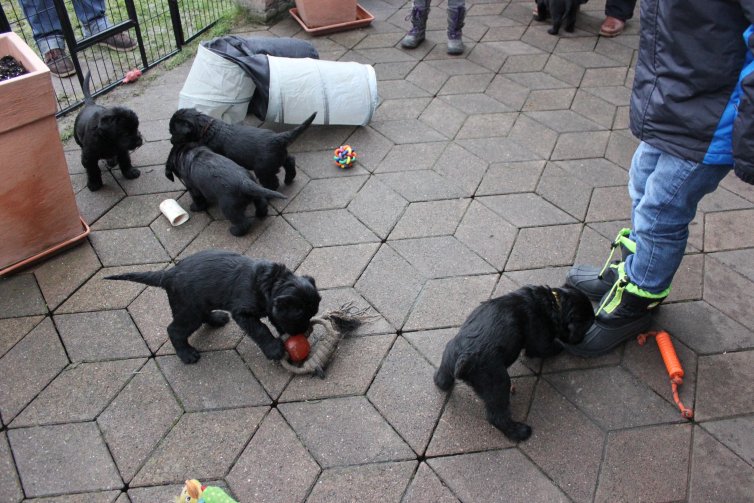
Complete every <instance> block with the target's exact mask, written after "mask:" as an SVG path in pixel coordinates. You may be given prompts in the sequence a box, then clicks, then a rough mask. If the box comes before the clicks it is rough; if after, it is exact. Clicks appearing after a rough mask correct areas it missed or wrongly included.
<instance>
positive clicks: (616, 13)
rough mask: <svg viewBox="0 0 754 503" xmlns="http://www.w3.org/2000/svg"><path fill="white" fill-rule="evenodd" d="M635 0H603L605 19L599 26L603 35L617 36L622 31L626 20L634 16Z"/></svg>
mask: <svg viewBox="0 0 754 503" xmlns="http://www.w3.org/2000/svg"><path fill="white" fill-rule="evenodd" d="M635 7H636V0H607V1H606V2H605V21H604V22H603V23H602V26H601V27H600V35H602V36H603V37H617V36H618V35H620V34H621V33H623V28H624V27H625V26H626V21H628V20H629V19H631V18H632V17H633V16H634V8H635Z"/></svg>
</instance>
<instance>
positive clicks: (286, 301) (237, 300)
mask: <svg viewBox="0 0 754 503" xmlns="http://www.w3.org/2000/svg"><path fill="white" fill-rule="evenodd" d="M107 279H117V280H128V281H136V282H137V283H143V284H145V285H150V286H157V287H160V288H164V289H165V291H166V292H167V294H168V301H169V302H170V309H171V310H172V312H173V322H172V323H170V325H168V335H169V336H170V342H172V343H173V347H174V348H175V352H176V353H177V354H178V357H179V358H180V359H181V360H182V361H183V363H194V362H196V361H198V360H199V357H200V354H199V352H198V351H197V350H196V349H194V348H193V347H191V345H190V344H189V343H188V338H189V336H190V335H191V334H192V333H193V332H195V331H196V330H197V329H198V328H199V327H200V326H201V325H202V323H206V324H208V325H210V326H212V327H221V326H223V325H225V324H226V323H227V322H228V319H229V318H228V314H227V313H222V312H217V310H222V311H229V312H230V315H231V316H232V317H233V319H234V320H235V322H236V323H238V325H239V326H240V327H241V328H242V329H243V330H244V331H245V332H246V333H247V334H248V335H249V336H250V337H251V338H252V339H253V340H254V342H256V343H257V344H258V345H259V348H260V349H261V350H262V352H263V353H264V355H265V356H266V357H267V358H269V359H270V360H279V359H281V358H282V357H283V355H284V354H285V349H284V346H283V342H282V341H281V340H280V339H279V338H275V337H274V336H273V335H272V332H270V329H269V328H267V326H266V325H265V324H264V323H262V322H261V321H260V318H263V317H265V316H266V317H267V319H268V320H270V323H272V325H273V326H274V327H275V329H276V330H277V331H278V332H279V333H280V334H283V333H287V334H299V333H303V332H305V331H306V330H307V329H308V328H309V320H311V319H312V317H313V316H314V315H316V314H317V311H318V310H319V301H320V296H319V292H317V286H316V285H315V283H314V279H313V278H311V277H309V276H296V275H294V274H293V273H292V272H291V271H290V270H289V269H288V268H287V267H286V266H284V265H283V264H277V263H274V262H269V261H267V260H254V259H252V258H249V257H247V256H245V255H239V254H237V253H232V252H227V251H223V250H205V251H201V252H199V253H195V254H194V255H191V256H190V257H187V258H186V259H184V260H181V261H180V262H179V263H178V265H176V266H175V267H173V268H171V269H168V270H167V271H151V272H132V273H127V274H119V275H116V276H108V277H107Z"/></svg>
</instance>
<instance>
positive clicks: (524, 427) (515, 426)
mask: <svg viewBox="0 0 754 503" xmlns="http://www.w3.org/2000/svg"><path fill="white" fill-rule="evenodd" d="M501 430H502V432H503V434H504V435H505V436H506V437H508V438H509V439H510V440H512V441H514V442H523V441H524V440H526V439H528V438H529V437H530V436H531V426H529V425H528V424H524V423H517V422H515V421H511V422H510V423H509V424H508V425H507V426H506V428H505V429H502V428H501Z"/></svg>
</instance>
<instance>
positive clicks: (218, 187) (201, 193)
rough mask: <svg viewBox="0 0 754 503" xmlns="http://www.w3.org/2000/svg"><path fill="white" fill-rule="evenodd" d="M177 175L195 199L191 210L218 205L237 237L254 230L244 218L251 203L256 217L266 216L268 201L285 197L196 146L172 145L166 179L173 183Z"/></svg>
mask: <svg viewBox="0 0 754 503" xmlns="http://www.w3.org/2000/svg"><path fill="white" fill-rule="evenodd" d="M174 174H175V175H176V176H178V178H180V180H181V181H182V182H183V184H184V185H185V186H186V188H187V189H188V191H189V194H191V198H192V199H193V200H194V202H193V203H192V204H191V210H192V211H204V210H206V209H207V206H208V204H212V203H218V205H219V206H220V210H221V211H222V212H223V215H225V218H227V219H228V220H230V223H231V224H232V225H231V226H230V233H231V234H233V235H234V236H243V235H244V234H246V233H247V232H248V231H249V229H250V228H251V219H249V218H247V217H246V215H245V212H246V207H247V206H248V205H249V203H251V202H253V203H254V206H255V207H256V216H257V217H265V216H267V200H268V198H274V199H285V198H286V196H284V195H283V194H281V193H280V192H275V191H274V190H269V189H265V188H264V187H262V186H260V185H259V184H257V183H256V181H255V180H254V179H253V177H254V174H253V173H252V172H249V171H246V170H245V169H243V168H242V167H241V166H239V165H238V164H236V163H235V162H233V161H231V160H230V159H228V158H227V157H223V156H221V155H219V154H216V153H214V152H212V151H211V150H210V149H208V148H207V147H202V146H199V144H197V143H186V144H183V145H173V148H172V149H170V154H169V155H168V161H167V163H166V164H165V176H166V177H167V178H168V179H169V180H170V181H171V182H172V181H174V177H173V175H174Z"/></svg>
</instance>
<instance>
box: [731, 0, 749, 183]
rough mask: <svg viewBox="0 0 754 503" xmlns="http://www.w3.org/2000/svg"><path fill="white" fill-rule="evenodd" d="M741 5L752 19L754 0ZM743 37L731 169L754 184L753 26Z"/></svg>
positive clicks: (745, 1)
mask: <svg viewBox="0 0 754 503" xmlns="http://www.w3.org/2000/svg"><path fill="white" fill-rule="evenodd" d="M741 5H742V7H743V8H744V11H745V13H746V15H747V17H748V18H749V20H752V16H753V15H754V0H744V1H742V2H741ZM744 39H745V41H746V44H747V46H748V48H749V53H748V54H747V57H746V66H745V67H744V69H743V71H742V75H743V76H744V77H743V79H742V80H741V94H740V99H739V102H738V113H737V114H736V120H735V121H734V123H733V162H734V164H733V169H734V171H735V173H736V175H737V176H738V177H739V178H740V179H741V180H743V181H744V182H746V183H750V184H753V185H754V26H749V28H748V29H747V30H746V32H745V34H744Z"/></svg>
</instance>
